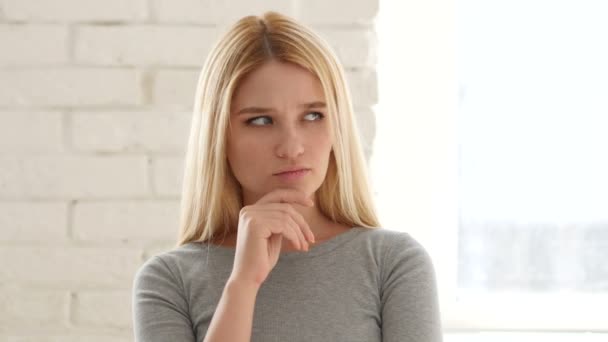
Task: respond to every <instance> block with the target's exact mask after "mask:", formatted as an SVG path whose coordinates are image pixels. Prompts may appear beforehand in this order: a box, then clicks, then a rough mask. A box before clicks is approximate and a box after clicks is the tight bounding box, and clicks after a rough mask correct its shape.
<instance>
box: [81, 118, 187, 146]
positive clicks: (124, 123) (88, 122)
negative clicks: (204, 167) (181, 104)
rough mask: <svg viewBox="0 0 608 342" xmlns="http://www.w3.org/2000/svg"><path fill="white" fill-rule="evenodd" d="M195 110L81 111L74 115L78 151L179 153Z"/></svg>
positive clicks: (184, 142)
mask: <svg viewBox="0 0 608 342" xmlns="http://www.w3.org/2000/svg"><path fill="white" fill-rule="evenodd" d="M191 117H192V113H191V112H177V113H173V112H167V113H160V112H156V113H146V112H101V113H92V112H86V113H83V112H79V113H74V114H73V115H72V120H71V124H72V127H71V132H72V143H73V144H74V147H75V148H76V149H78V150H84V151H99V152H124V151H154V152H167V153H179V154H182V152H183V151H184V150H185V148H186V144H187V140H188V138H187V137H188V133H189V127H190V120H191Z"/></svg>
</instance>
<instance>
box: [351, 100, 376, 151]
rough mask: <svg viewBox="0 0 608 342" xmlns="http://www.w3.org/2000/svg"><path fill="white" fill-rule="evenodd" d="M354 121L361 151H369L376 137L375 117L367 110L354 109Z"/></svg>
mask: <svg viewBox="0 0 608 342" xmlns="http://www.w3.org/2000/svg"><path fill="white" fill-rule="evenodd" d="M355 120H356V124H357V129H358V131H359V138H360V140H361V146H362V147H363V149H364V150H365V149H369V150H371V149H372V147H373V143H374V138H375V135H376V116H375V115H374V112H373V111H372V110H371V109H369V108H356V109H355Z"/></svg>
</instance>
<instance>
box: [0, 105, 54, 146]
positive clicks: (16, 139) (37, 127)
mask: <svg viewBox="0 0 608 342" xmlns="http://www.w3.org/2000/svg"><path fill="white" fill-rule="evenodd" d="M63 149H64V148H63V115H62V113H58V112H1V113H0V152H1V153H4V154H7V153H11V154H14V153H18V154H22V153H41V152H60V151H62V150H63Z"/></svg>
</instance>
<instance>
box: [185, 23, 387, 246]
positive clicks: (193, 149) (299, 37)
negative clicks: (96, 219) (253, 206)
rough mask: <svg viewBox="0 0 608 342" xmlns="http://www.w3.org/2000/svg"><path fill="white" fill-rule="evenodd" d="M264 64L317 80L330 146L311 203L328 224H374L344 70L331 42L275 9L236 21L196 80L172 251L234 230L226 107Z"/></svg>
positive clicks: (238, 197)
mask: <svg viewBox="0 0 608 342" xmlns="http://www.w3.org/2000/svg"><path fill="white" fill-rule="evenodd" d="M269 60H278V61H282V62H290V63H294V64H296V65H299V66H301V67H303V68H305V69H307V70H308V71H310V72H311V73H313V74H314V75H315V76H316V77H317V78H318V79H319V80H320V82H321V84H322V87H323V91H324V94H325V98H326V104H327V108H328V114H329V115H327V116H328V118H329V119H330V125H331V127H332V128H331V130H332V134H333V136H334V145H333V147H332V152H331V156H330V160H329V165H328V170H327V174H326V177H325V180H324V182H323V183H322V185H321V187H320V188H319V190H318V191H317V193H316V197H317V198H316V206H317V207H318V208H319V209H320V211H321V213H323V214H324V215H325V216H327V217H328V218H329V219H331V220H332V221H334V222H337V223H341V224H346V225H348V226H351V227H352V226H360V227H367V228H377V227H378V226H379V222H378V218H377V216H376V212H375V208H374V205H373V201H372V195H371V191H370V186H369V184H368V177H367V168H366V161H365V157H364V155H363V150H362V148H361V143H360V141H359V134H358V130H357V126H356V122H355V119H354V114H353V108H352V103H351V97H350V93H349V91H348V88H347V86H346V81H345V77H344V71H343V69H342V67H341V66H340V63H339V62H338V59H337V58H336V56H335V55H334V53H333V52H332V50H331V48H330V47H329V45H328V44H327V43H326V42H325V41H324V40H323V39H322V38H320V37H319V36H318V35H316V34H315V33H314V32H312V31H311V30H310V29H308V28H306V27H304V26H303V25H301V24H300V23H298V22H296V21H295V20H294V19H292V18H290V17H287V16H284V15H282V14H280V13H277V12H266V13H264V14H263V15H262V16H261V17H258V16H247V17H243V18H241V19H240V20H238V21H237V22H236V23H235V24H234V25H233V26H231V27H230V28H229V29H228V31H227V32H226V33H225V34H224V35H223V37H221V39H220V40H219V41H218V42H217V43H216V44H215V46H214V47H213V49H212V50H211V52H210V54H209V56H208V57H207V59H206V61H205V64H204V66H203V68H202V71H201V73H200V76H199V80H198V86H197V88H196V96H195V101H194V111H193V115H192V124H191V129H190V138H189V140H188V147H187V151H186V157H185V171H184V178H183V189H182V198H181V217H180V227H179V233H178V242H177V246H180V245H183V244H185V243H188V242H194V241H196V242H205V241H209V240H210V239H213V238H215V237H216V236H217V235H218V234H217V233H220V232H223V233H224V234H226V233H227V232H228V231H230V230H233V229H236V227H237V225H238V218H239V212H240V210H241V207H242V193H241V189H240V185H239V184H238V182H237V181H236V178H235V177H234V175H233V174H232V171H231V170H230V166H229V164H228V161H227V158H226V136H227V134H226V132H227V128H228V125H229V116H230V103H231V100H232V96H233V93H234V91H235V89H236V87H237V86H238V84H239V81H240V80H242V78H243V77H244V76H245V75H247V74H248V73H249V72H251V71H252V70H254V69H255V68H257V67H259V66H260V65H262V64H263V63H265V62H268V61H269Z"/></svg>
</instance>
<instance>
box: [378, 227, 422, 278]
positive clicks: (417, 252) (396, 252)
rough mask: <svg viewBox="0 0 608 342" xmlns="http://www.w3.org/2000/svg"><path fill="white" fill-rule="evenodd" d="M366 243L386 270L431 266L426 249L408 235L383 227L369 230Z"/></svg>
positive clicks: (404, 232) (401, 231)
mask: <svg viewBox="0 0 608 342" xmlns="http://www.w3.org/2000/svg"><path fill="white" fill-rule="evenodd" d="M366 235H367V236H368V237H367V239H366V241H368V243H369V244H370V245H371V247H372V248H373V249H374V250H376V251H377V255H379V258H380V259H382V264H383V265H384V267H386V268H393V267H395V266H396V265H398V264H405V263H408V264H409V263H416V264H426V265H427V266H429V264H431V260H430V255H429V253H428V251H427V250H426V248H425V247H424V246H423V245H422V244H421V243H420V242H419V241H418V240H417V239H416V238H414V237H413V236H412V235H411V234H410V233H408V232H406V231H403V230H396V229H390V228H385V227H379V228H369V229H368V230H367V231H366Z"/></svg>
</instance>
